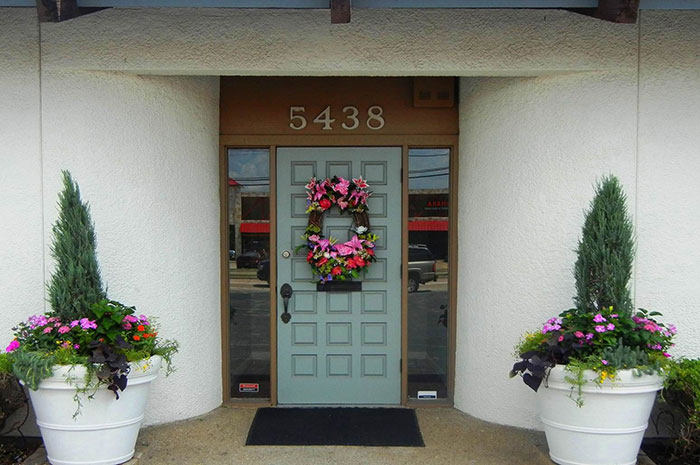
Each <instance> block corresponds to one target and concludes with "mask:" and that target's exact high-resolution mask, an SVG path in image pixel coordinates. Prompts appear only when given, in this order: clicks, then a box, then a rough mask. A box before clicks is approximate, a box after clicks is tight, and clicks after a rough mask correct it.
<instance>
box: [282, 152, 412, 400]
mask: <svg viewBox="0 0 700 465" xmlns="http://www.w3.org/2000/svg"><path fill="white" fill-rule="evenodd" d="M336 175H337V176H341V177H343V178H346V179H352V178H359V177H360V176H361V177H362V178H363V179H364V180H366V181H367V183H368V184H369V188H368V190H369V191H370V192H372V195H371V196H370V197H369V200H368V206H369V219H370V230H371V231H372V232H373V233H375V234H377V235H378V236H379V238H378V240H377V243H376V248H375V256H376V258H377V260H376V261H375V262H374V263H372V264H371V266H370V267H369V270H368V272H367V274H366V275H365V276H362V277H360V278H359V279H355V280H354V281H361V290H352V291H348V290H344V291H343V290H341V291H330V288H329V287H328V288H325V289H326V290H324V291H318V290H317V282H318V276H317V275H312V272H311V266H310V265H309V264H308V263H307V262H306V252H305V251H304V249H303V248H302V249H301V250H300V251H299V252H298V253H296V254H295V249H296V247H297V246H298V245H300V244H302V243H303V240H302V238H301V236H302V234H303V233H304V230H305V228H306V225H307V223H308V214H307V213H306V207H307V203H306V191H305V188H304V186H305V185H306V184H307V183H308V182H309V179H310V178H311V177H312V176H315V177H317V178H320V179H326V178H332V177H333V176H336ZM353 226H354V225H353V220H352V216H351V215H347V214H343V215H340V214H339V210H338V209H337V207H333V208H331V209H330V210H328V211H327V212H326V213H325V217H324V220H323V235H324V236H325V237H326V238H328V237H331V236H332V237H334V238H336V239H338V240H339V241H341V242H344V241H347V240H349V239H350V238H351V237H352V234H353V232H352V231H351V227H353ZM401 237H402V235H401V148H400V147H332V148H329V147H294V148H278V149H277V244H278V247H277V251H278V260H277V263H278V266H277V286H278V290H279V289H280V288H281V287H282V286H283V285H284V284H285V283H287V284H289V285H290V286H291V287H292V292H293V293H292V296H291V298H290V299H289V303H288V312H289V314H290V315H291V319H290V320H289V321H288V323H284V322H283V321H282V319H281V318H280V317H281V315H282V314H283V312H284V303H283V299H282V297H278V305H277V316H278V320H277V321H278V325H277V327H278V330H277V334H278V336H277V337H278V344H277V351H278V352H277V360H278V401H279V403H280V404H399V403H400V401H401V373H400V363H401V362H400V358H401V250H402V243H401Z"/></svg>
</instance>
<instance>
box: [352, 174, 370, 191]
mask: <svg viewBox="0 0 700 465" xmlns="http://www.w3.org/2000/svg"><path fill="white" fill-rule="evenodd" d="M352 182H354V183H355V185H356V186H357V187H358V188H359V189H364V188H366V187H367V186H368V184H367V182H365V180H364V179H362V176H360V177H359V178H353V179H352Z"/></svg>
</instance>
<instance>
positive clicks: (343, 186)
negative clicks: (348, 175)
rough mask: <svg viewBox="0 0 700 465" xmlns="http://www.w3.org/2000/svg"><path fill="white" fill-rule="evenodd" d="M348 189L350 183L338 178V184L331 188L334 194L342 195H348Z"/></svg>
mask: <svg viewBox="0 0 700 465" xmlns="http://www.w3.org/2000/svg"><path fill="white" fill-rule="evenodd" d="M349 187H350V181H348V180H347V179H345V178H341V177H340V176H338V182H337V183H336V184H335V185H334V186H333V190H334V191H336V192H339V193H341V194H343V195H348V188H349Z"/></svg>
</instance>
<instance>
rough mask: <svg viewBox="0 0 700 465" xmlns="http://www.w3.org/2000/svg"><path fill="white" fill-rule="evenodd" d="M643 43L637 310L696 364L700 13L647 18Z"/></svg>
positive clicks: (699, 341) (699, 349)
mask: <svg viewBox="0 0 700 465" xmlns="http://www.w3.org/2000/svg"><path fill="white" fill-rule="evenodd" d="M640 39H641V54H640V75H639V79H640V82H639V180H638V185H639V191H638V209H637V233H638V234H639V246H638V259H637V265H638V267H637V272H636V276H637V288H636V291H637V292H636V298H637V304H638V305H641V306H644V307H646V308H654V309H658V310H659V311H661V312H663V313H664V314H665V315H666V316H667V319H668V320H674V321H675V322H677V324H678V327H679V331H680V332H679V335H678V341H677V347H676V349H675V351H674V353H675V354H681V355H686V356H692V357H700V324H699V323H698V315H700V311H699V307H700V11H693V12H688V11H686V12H670V11H667V12H661V11H654V12H644V14H643V16H642V18H641V37H640Z"/></svg>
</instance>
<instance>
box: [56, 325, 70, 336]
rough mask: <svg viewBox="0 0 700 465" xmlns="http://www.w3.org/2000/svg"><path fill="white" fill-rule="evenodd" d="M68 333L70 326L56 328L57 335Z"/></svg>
mask: <svg viewBox="0 0 700 465" xmlns="http://www.w3.org/2000/svg"><path fill="white" fill-rule="evenodd" d="M68 331H70V326H61V327H60V328H58V334H66V333H67V332H68Z"/></svg>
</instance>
